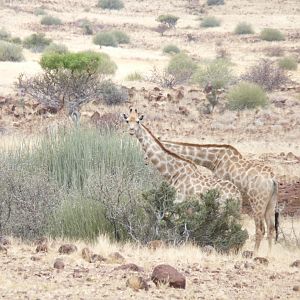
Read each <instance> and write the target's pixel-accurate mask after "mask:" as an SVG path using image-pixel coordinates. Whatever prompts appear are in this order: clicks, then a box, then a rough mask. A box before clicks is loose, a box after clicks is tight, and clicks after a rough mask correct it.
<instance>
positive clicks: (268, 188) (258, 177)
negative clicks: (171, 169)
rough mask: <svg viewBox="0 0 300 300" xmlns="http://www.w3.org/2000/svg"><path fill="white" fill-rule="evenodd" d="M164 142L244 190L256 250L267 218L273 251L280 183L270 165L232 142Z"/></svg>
mask: <svg viewBox="0 0 300 300" xmlns="http://www.w3.org/2000/svg"><path fill="white" fill-rule="evenodd" d="M161 143H162V144H163V146H164V147H165V148H167V149H168V150H171V151H172V152H174V153H176V154H178V155H180V156H182V157H184V158H186V159H188V160H190V161H192V162H194V163H195V164H197V165H201V166H204V167H206V168H208V169H210V170H211V171H212V172H213V173H214V174H215V175H216V176H217V177H218V178H222V179H224V180H229V181H231V182H232V183H234V185H235V186H237V187H238V188H239V190H240V191H241V193H242V197H243V201H249V203H250V205H251V208H252V211H253V217H254V221H255V247H254V252H255V253H257V252H258V249H259V246H260V243H261V240H262V238H263V235H264V233H265V227H264V220H265V222H266V225H267V233H268V243H269V252H270V251H271V248H272V238H273V234H274V229H275V230H276V239H277V236H278V213H277V212H276V213H275V207H276V204H277V197H278V184H277V181H276V180H275V178H274V174H273V172H272V170H271V168H269V167H267V166H264V165H260V164H258V163H255V162H252V161H249V160H247V159H245V158H243V157H242V155H241V154H240V153H239V152H238V151H237V150H236V149H235V148H234V147H232V146H230V145H215V144H203V145H201V144H192V143H184V142H172V141H161ZM274 215H275V223H274ZM275 225H276V227H275Z"/></svg>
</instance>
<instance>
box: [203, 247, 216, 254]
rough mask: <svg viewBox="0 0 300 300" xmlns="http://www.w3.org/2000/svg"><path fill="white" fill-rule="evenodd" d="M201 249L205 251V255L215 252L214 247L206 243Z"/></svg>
mask: <svg viewBox="0 0 300 300" xmlns="http://www.w3.org/2000/svg"><path fill="white" fill-rule="evenodd" d="M201 250H202V252H203V253H205V254H207V255H211V254H213V253H215V252H216V250H215V248H214V247H213V246H210V245H206V246H204V247H202V248H201Z"/></svg>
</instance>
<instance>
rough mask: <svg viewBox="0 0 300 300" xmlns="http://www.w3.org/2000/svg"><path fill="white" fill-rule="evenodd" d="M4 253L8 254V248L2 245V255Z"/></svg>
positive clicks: (0, 250) (0, 247)
mask: <svg viewBox="0 0 300 300" xmlns="http://www.w3.org/2000/svg"><path fill="white" fill-rule="evenodd" d="M1 252H2V253H4V254H7V248H6V247H5V246H3V245H0V253H1Z"/></svg>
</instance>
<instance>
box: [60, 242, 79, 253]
mask: <svg viewBox="0 0 300 300" xmlns="http://www.w3.org/2000/svg"><path fill="white" fill-rule="evenodd" d="M75 251H77V247H76V246H75V245H72V244H64V245H61V246H60V247H59V249H58V252H59V253H60V254H71V253H73V252H75Z"/></svg>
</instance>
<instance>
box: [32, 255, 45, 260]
mask: <svg viewBox="0 0 300 300" xmlns="http://www.w3.org/2000/svg"><path fill="white" fill-rule="evenodd" d="M30 259H31V260H33V261H40V260H41V259H42V258H41V256H36V255H32V256H31V257H30Z"/></svg>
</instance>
